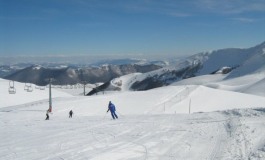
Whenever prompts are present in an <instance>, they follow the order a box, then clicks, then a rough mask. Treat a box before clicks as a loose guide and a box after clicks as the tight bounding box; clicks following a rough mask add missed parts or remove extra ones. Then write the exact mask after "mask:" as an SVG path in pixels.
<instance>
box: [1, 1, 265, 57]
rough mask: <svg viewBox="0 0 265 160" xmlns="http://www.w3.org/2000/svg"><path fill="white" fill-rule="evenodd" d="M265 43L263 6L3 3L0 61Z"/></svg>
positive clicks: (187, 50)
mask: <svg viewBox="0 0 265 160" xmlns="http://www.w3.org/2000/svg"><path fill="white" fill-rule="evenodd" d="M263 41H265V0H222V1H220V0H0V56H27V55H30V56H40V55H41V56H43V55H106V56H108V55H109V56H110V55H112V56H115V55H133V54H137V55H141V54H143V55H148V56H154V55H161V54H163V55H191V54H195V53H198V52H202V51H208V50H214V49H222V48H228V47H240V48H248V47H252V46H254V45H257V44H259V43H261V42H263Z"/></svg>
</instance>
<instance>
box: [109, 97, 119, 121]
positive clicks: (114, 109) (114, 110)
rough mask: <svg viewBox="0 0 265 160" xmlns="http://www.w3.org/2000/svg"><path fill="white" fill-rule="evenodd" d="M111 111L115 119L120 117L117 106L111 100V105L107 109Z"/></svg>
mask: <svg viewBox="0 0 265 160" xmlns="http://www.w3.org/2000/svg"><path fill="white" fill-rule="evenodd" d="M109 111H110V113H111V116H112V118H113V119H115V118H116V119H118V116H117V114H116V113H115V112H116V108H115V105H114V104H113V103H111V101H109V106H108V110H107V113H108V112H109Z"/></svg>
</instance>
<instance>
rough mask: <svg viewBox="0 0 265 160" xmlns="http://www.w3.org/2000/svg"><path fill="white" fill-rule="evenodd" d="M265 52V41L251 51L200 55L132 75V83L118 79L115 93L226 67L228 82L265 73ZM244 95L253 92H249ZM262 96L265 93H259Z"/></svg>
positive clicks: (226, 50) (231, 50)
mask: <svg viewBox="0 0 265 160" xmlns="http://www.w3.org/2000/svg"><path fill="white" fill-rule="evenodd" d="M264 53H265V42H264V43H262V44H260V45H257V46H255V47H252V48H248V49H222V50H216V51H212V52H205V53H199V54H196V55H193V56H191V57H188V58H186V59H183V60H179V61H176V63H175V64H171V65H170V66H166V67H163V68H161V69H158V70H155V71H151V72H147V73H143V74H134V75H130V76H129V77H130V78H129V79H128V81H129V82H126V79H127V78H128V76H126V77H119V78H116V79H114V80H112V82H121V84H120V85H119V86H117V85H116V86H115V85H114V86H115V90H117V88H120V90H124V89H129V90H148V89H152V88H157V87H162V86H167V85H170V84H172V83H174V82H178V81H181V80H185V79H187V78H191V77H195V76H202V75H209V74H216V73H222V72H221V71H220V70H222V69H223V70H224V68H226V71H223V72H224V73H225V74H227V73H229V72H230V73H229V75H228V76H226V77H225V80H229V79H230V80H231V79H233V78H238V77H242V76H247V75H254V74H265V54H264ZM218 71H219V72H218ZM133 76H134V77H133ZM261 83H262V82H261ZM112 84H114V83H110V86H109V87H107V88H105V89H106V90H112V89H113V86H111V85H112ZM123 85H125V86H123ZM241 91H242V90H241ZM244 93H251V92H248V90H246V91H245V92H244ZM258 95H262V94H260V93H258Z"/></svg>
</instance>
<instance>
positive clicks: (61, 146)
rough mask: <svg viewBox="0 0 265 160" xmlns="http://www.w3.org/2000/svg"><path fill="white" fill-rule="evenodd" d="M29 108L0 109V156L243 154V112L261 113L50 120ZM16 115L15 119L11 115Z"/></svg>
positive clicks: (248, 152)
mask: <svg viewBox="0 0 265 160" xmlns="http://www.w3.org/2000/svg"><path fill="white" fill-rule="evenodd" d="M40 105H41V103H40ZM5 109H6V108H5ZM32 112H35V111H32V106H31V105H28V108H27V106H26V105H24V107H23V109H22V110H21V108H16V107H12V109H10V112H1V118H0V122H1V123H0V126H1V128H5V130H4V131H1V137H5V138H2V140H1V144H0V159H1V160H2V159H3V160H5V159H6V160H7V159H17V160H20V159H29V160H30V159H39V160H51V159H52V160H53V159H54V160H57V159H58V160H59V159H63V160H72V159H74V160H79V159H80V160H82V159H91V160H99V159H117V160H119V159H120V160H121V159H135V160H136V159H137V160H141V159H142V160H157V159H163V160H173V159H209V160H214V159H248V158H249V157H251V156H252V157H253V155H255V154H253V153H252V151H253V148H252V146H253V145H254V144H253V142H251V139H250V138H248V136H249V135H248V136H247V135H246V131H245V130H246V129H247V128H248V127H247V126H246V124H247V123H246V122H248V120H247V118H249V119H254V118H260V119H262V120H264V119H265V118H264V114H263V116H254V117H247V118H245V119H244V120H241V119H242V117H240V116H235V115H233V116H228V115H226V114H222V113H219V112H212V113H196V114H191V115H182V114H170V115H130V116H120V119H118V120H111V119H110V117H109V115H108V117H107V118H105V117H102V116H80V117H77V116H74V118H73V119H68V118H67V117H66V116H62V115H59V116H58V117H55V116H53V115H51V120H50V121H44V120H39V119H38V116H39V112H36V115H32ZM21 114H23V116H21ZM24 114H25V115H24ZM18 115H20V118H21V120H15V121H12V119H14V118H15V117H16V116H18ZM28 116H31V117H30V118H27V117H28ZM47 124H48V125H47ZM263 127H264V128H265V125H264V124H263ZM264 128H263V129H264ZM253 152H254V151H253ZM262 154H263V153H262ZM262 154H259V155H262ZM250 159H251V158H250ZM257 159H259V158H257Z"/></svg>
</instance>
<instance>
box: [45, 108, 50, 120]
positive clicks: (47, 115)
mask: <svg viewBox="0 0 265 160" xmlns="http://www.w3.org/2000/svg"><path fill="white" fill-rule="evenodd" d="M49 119H50V116H49V110H47V112H46V119H45V120H49Z"/></svg>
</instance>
